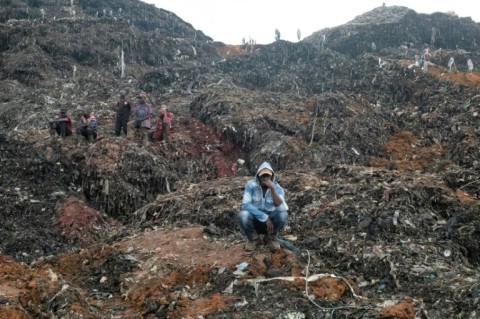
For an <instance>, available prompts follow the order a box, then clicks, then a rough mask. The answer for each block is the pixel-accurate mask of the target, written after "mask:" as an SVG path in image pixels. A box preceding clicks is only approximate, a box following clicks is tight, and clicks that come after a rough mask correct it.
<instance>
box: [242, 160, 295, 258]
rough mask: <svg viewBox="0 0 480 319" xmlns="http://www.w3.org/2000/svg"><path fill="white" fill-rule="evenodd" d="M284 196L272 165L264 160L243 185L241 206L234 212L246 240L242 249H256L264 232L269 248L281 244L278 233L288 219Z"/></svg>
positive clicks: (277, 247) (277, 246) (274, 247)
mask: <svg viewBox="0 0 480 319" xmlns="http://www.w3.org/2000/svg"><path fill="white" fill-rule="evenodd" d="M284 196H285V192H284V190H283V188H282V187H281V186H280V185H279V184H278V183H277V182H276V181H275V173H274V171H273V169H272V167H271V166H270V164H269V163H268V162H263V163H262V165H260V166H259V167H258V170H257V173H256V174H255V177H254V178H253V179H251V180H249V181H248V182H247V184H246V186H245V191H244V193H243V199H242V210H241V211H240V213H239V214H238V216H237V221H238V224H239V225H240V228H241V229H242V231H243V233H244V234H245V236H247V239H248V241H249V242H248V243H247V244H246V245H245V250H247V251H251V250H254V249H255V247H256V244H257V243H256V242H257V240H258V238H259V236H258V235H259V234H265V236H266V237H265V241H266V243H267V244H269V246H270V248H272V249H279V248H280V244H279V243H278V241H277V237H278V233H279V232H280V231H281V230H282V229H283V228H284V227H285V226H286V224H287V220H288V206H287V204H286V203H285V199H284Z"/></svg>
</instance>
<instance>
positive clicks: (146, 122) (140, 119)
mask: <svg viewBox="0 0 480 319" xmlns="http://www.w3.org/2000/svg"><path fill="white" fill-rule="evenodd" d="M137 99H138V100H137V104H136V105H135V130H136V133H137V135H139V137H140V139H141V140H142V142H143V146H148V145H149V142H148V131H149V130H150V126H151V122H150V117H152V106H151V105H150V104H148V103H147V94H146V93H145V92H142V93H140V95H139V96H138V97H137Z"/></svg>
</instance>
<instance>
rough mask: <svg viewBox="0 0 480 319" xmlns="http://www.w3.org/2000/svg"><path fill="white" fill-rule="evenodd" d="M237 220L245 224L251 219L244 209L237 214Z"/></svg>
mask: <svg viewBox="0 0 480 319" xmlns="http://www.w3.org/2000/svg"><path fill="white" fill-rule="evenodd" d="M237 221H238V223H239V224H242V225H245V224H247V223H248V222H250V221H251V214H250V213H249V212H248V211H246V210H242V211H240V212H239V213H238V215H237Z"/></svg>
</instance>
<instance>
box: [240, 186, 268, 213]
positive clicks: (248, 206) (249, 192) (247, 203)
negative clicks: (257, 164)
mask: <svg viewBox="0 0 480 319" xmlns="http://www.w3.org/2000/svg"><path fill="white" fill-rule="evenodd" d="M252 196H253V189H252V187H251V186H250V183H247V186H246V187H245V192H244V193H243V199H242V210H246V211H248V212H250V213H251V214H253V216H254V217H255V218H256V219H257V220H258V221H260V222H265V221H266V220H267V218H268V215H267V214H265V213H264V212H262V211H261V210H259V209H258V208H257V207H255V205H253V198H252Z"/></svg>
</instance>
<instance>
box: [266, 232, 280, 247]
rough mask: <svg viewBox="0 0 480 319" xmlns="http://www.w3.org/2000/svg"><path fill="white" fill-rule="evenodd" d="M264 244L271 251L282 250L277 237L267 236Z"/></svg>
mask: <svg viewBox="0 0 480 319" xmlns="http://www.w3.org/2000/svg"><path fill="white" fill-rule="evenodd" d="M264 243H265V245H267V246H268V248H270V250H279V249H280V248H281V247H280V243H279V242H278V241H277V237H271V236H268V235H267V236H265V239H264Z"/></svg>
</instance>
